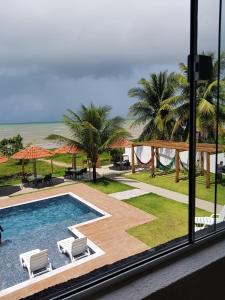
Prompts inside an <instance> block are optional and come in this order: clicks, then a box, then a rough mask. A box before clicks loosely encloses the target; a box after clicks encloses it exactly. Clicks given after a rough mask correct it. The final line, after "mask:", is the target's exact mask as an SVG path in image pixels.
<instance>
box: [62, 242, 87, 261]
mask: <svg viewBox="0 0 225 300" xmlns="http://www.w3.org/2000/svg"><path fill="white" fill-rule="evenodd" d="M57 245H58V248H59V251H60V252H61V253H64V254H67V255H69V257H70V259H71V262H73V261H75V260H77V259H80V258H83V257H86V256H88V255H90V251H89V248H88V246H87V237H86V236H85V237H82V238H77V239H75V238H74V237H70V238H67V239H64V240H61V241H58V242H57Z"/></svg>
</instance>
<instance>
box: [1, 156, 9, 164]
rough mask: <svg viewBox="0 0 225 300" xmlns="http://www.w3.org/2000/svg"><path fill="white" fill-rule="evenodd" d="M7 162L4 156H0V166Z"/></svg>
mask: <svg viewBox="0 0 225 300" xmlns="http://www.w3.org/2000/svg"><path fill="white" fill-rule="evenodd" d="M7 161H8V158H7V157H5V156H0V164H3V163H5V162H7Z"/></svg>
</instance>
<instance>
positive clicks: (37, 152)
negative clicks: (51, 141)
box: [12, 145, 53, 159]
mask: <svg viewBox="0 0 225 300" xmlns="http://www.w3.org/2000/svg"><path fill="white" fill-rule="evenodd" d="M52 155H53V153H52V152H51V151H49V150H47V149H45V148H42V147H39V146H34V145H31V146H28V147H26V148H25V149H23V150H21V151H19V152H17V153H15V154H14V155H13V156H12V158H13V159H38V158H44V157H50V156H52Z"/></svg>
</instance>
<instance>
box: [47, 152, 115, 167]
mask: <svg viewBox="0 0 225 300" xmlns="http://www.w3.org/2000/svg"><path fill="white" fill-rule="evenodd" d="M53 160H54V161H59V162H64V163H67V164H71V163H72V157H71V154H57V155H55V156H54V158H53ZM85 160H87V155H86V154H84V153H79V154H77V166H83V161H85ZM100 163H101V166H105V165H108V164H109V153H108V152H107V151H106V152H103V153H101V154H100Z"/></svg>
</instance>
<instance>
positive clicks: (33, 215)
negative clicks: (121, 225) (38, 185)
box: [0, 194, 104, 239]
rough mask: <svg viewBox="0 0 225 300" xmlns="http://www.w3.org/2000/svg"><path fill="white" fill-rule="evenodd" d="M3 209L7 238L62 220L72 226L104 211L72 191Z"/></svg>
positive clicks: (1, 219) (0, 217)
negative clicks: (74, 194)
mask: <svg viewBox="0 0 225 300" xmlns="http://www.w3.org/2000/svg"><path fill="white" fill-rule="evenodd" d="M44 200H45V201H43V200H42V201H41V200H39V201H34V202H32V203H27V204H22V205H17V206H14V207H9V208H4V209H0V224H1V226H2V227H3V228H4V238H6V239H7V238H10V239H11V238H14V237H16V236H19V235H23V234H25V233H26V232H29V235H31V234H32V233H33V231H34V232H35V231H37V230H39V229H42V230H46V229H47V227H48V226H49V225H52V224H60V223H63V226H65V225H66V224H67V225H66V226H70V225H74V224H78V223H83V222H86V221H90V220H93V219H96V218H99V217H102V216H103V215H104V214H103V213H100V212H99V211H97V210H94V209H93V208H91V207H90V206H88V205H87V204H85V203H83V202H81V201H80V200H78V199H77V198H76V197H75V196H72V194H65V195H60V196H55V197H52V198H48V199H44Z"/></svg>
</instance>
